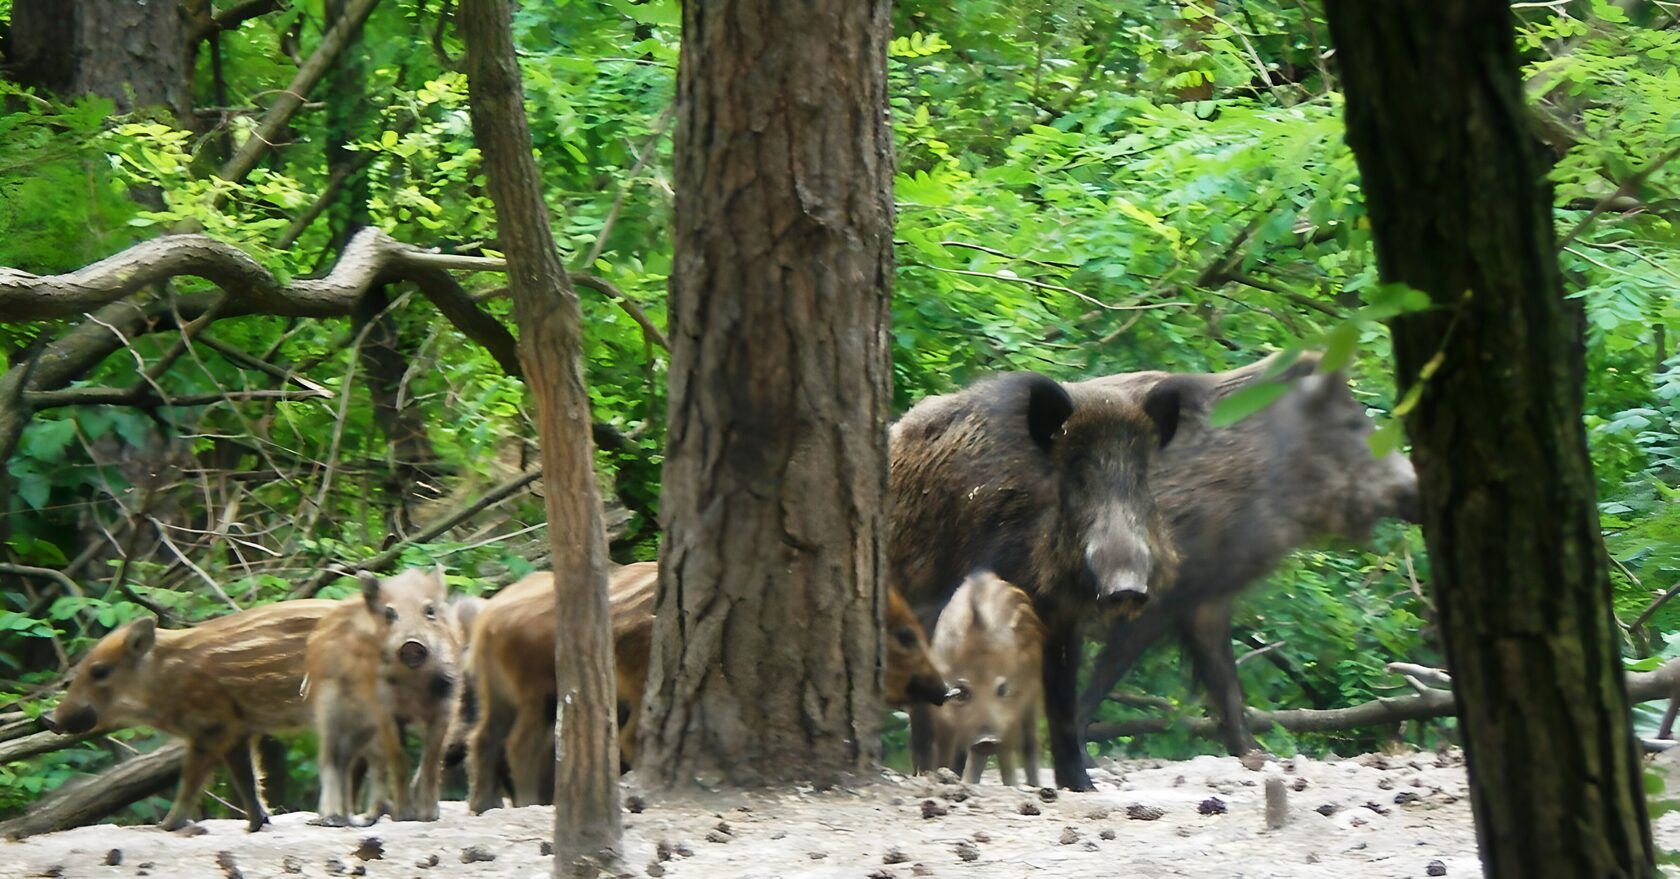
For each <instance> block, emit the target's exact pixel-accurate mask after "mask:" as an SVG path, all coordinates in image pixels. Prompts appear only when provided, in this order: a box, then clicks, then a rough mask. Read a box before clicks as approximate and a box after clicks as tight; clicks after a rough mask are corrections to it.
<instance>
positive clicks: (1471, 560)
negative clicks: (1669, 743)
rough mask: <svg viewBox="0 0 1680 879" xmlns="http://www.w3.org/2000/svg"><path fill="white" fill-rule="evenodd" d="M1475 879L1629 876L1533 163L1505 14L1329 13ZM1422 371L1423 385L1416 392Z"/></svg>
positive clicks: (1591, 550)
mask: <svg viewBox="0 0 1680 879" xmlns="http://www.w3.org/2000/svg"><path fill="white" fill-rule="evenodd" d="M1327 7H1328V12H1329V18H1330V24H1331V29H1332V30H1331V32H1332V35H1333V37H1334V39H1335V43H1336V48H1337V50H1338V52H1337V54H1338V58H1339V60H1340V64H1341V66H1342V71H1343V77H1344V81H1345V88H1346V93H1347V123H1348V140H1349V142H1350V143H1351V144H1352V146H1353V149H1354V152H1355V155H1356V156H1357V157H1358V159H1359V167H1360V172H1361V174H1362V177H1363V180H1364V190H1365V197H1366V201H1367V203H1368V205H1369V211H1370V216H1371V226H1372V230H1373V233H1374V236H1375V239H1376V248H1377V259H1378V265H1379V267H1380V268H1381V271H1382V275H1383V278H1384V280H1386V281H1391V282H1402V283H1405V284H1409V285H1411V286H1412V287H1415V288H1417V289H1419V290H1422V291H1424V292H1425V293H1427V294H1428V295H1429V297H1430V298H1431V299H1432V300H1433V303H1434V305H1433V307H1432V308H1431V309H1430V310H1429V311H1427V312H1420V313H1416V314H1412V315H1407V316H1404V317H1401V318H1399V319H1397V320H1395V321H1394V350H1395V358H1396V361H1397V364H1396V365H1397V369H1398V373H1399V381H1400V385H1401V387H1402V388H1403V389H1404V388H1407V387H1409V386H1410V385H1412V384H1414V383H1416V382H1419V381H1422V382H1423V384H1424V387H1423V391H1422V397H1421V398H1420V400H1419V402H1418V404H1417V407H1416V408H1415V409H1413V410H1412V411H1411V413H1409V414H1408V415H1407V417H1406V427H1407V430H1408V432H1409V433H1410V435H1411V437H1412V441H1413V443H1414V450H1415V451H1414V455H1413V461H1415V462H1416V464H1417V469H1418V474H1419V477H1420V478H1421V481H1422V493H1423V504H1424V517H1423V527H1424V535H1425V537H1426V538H1427V539H1428V543H1429V558H1430V564H1431V566H1432V567H1433V569H1434V579H1435V587H1436V588H1435V599H1436V602H1437V604H1438V605H1439V609H1440V614H1441V622H1442V628H1443V629H1444V631H1445V633H1446V646H1447V657H1448V660H1449V662H1450V665H1451V670H1452V673H1453V683H1454V692H1455V694H1456V697H1457V704H1458V716H1459V719H1460V722H1461V723H1462V725H1463V730H1464V734H1465V741H1466V751H1467V754H1468V758H1469V766H1470V781H1471V788H1472V803H1473V806H1474V810H1475V814H1476V826H1477V834H1478V837H1479V840H1480V844H1481V852H1482V861H1483V864H1484V869H1485V871H1486V872H1487V874H1488V875H1490V876H1512V877H1516V876H1521V877H1543V876H1558V877H1586V876H1595V877H1596V876H1641V877H1643V876H1652V875H1655V869H1654V867H1653V866H1652V847H1651V835H1650V828H1649V825H1648V822H1647V820H1646V814H1645V798H1644V794H1643V790H1642V786H1641V784H1640V763H1639V757H1638V751H1637V750H1636V745H1635V742H1634V738H1633V733H1632V729H1631V725H1630V722H1629V715H1628V701H1627V694H1626V692H1625V689H1624V685H1623V681H1622V674H1621V661H1620V657H1619V652H1618V643H1617V629H1616V626H1615V623H1614V620H1613V619H1612V617H1611V614H1610V584H1609V579H1608V576H1607V573H1606V564H1607V562H1606V556H1605V552H1604V547H1603V543H1602V541H1601V539H1600V534H1599V525H1598V512H1597V507H1596V506H1595V503H1594V486H1593V474H1592V469H1591V463H1590V461H1589V459H1588V457H1587V445H1586V435H1585V432H1584V430H1583V428H1582V425H1581V407H1582V383H1583V372H1584V351H1583V343H1582V329H1583V325H1584V321H1583V314H1582V310H1581V304H1580V301H1579V300H1566V299H1564V298H1563V289H1562V284H1561V281H1560V277H1559V273H1558V265H1557V242H1556V238H1555V237H1554V234H1553V230H1552V213H1551V204H1552V199H1551V189H1550V186H1549V185H1548V184H1547V182H1546V179H1545V176H1546V171H1547V168H1546V166H1545V164H1544V162H1543V161H1542V160H1541V158H1540V153H1539V150H1538V149H1537V144H1536V143H1535V142H1534V141H1533V140H1532V138H1531V135H1530V132H1529V128H1528V120H1527V115H1526V110H1525V107H1524V104H1523V96H1522V83H1521V81H1520V79H1519V76H1518V67H1517V57H1516V51H1515V47H1514V45H1513V40H1512V26H1511V20H1510V14H1509V12H1508V10H1507V6H1506V3H1505V2H1504V0H1454V2H1448V3H1435V2H1422V0H1411V2H1380V3H1379V2H1371V0H1330V2H1329V3H1327ZM1435 362H1438V363H1439V367H1438V369H1436V370H1435V371H1434V373H1433V375H1432V376H1423V375H1422V373H1423V372H1424V371H1425V370H1426V369H1427V368H1429V366H1428V365H1429V364H1432V363H1435Z"/></svg>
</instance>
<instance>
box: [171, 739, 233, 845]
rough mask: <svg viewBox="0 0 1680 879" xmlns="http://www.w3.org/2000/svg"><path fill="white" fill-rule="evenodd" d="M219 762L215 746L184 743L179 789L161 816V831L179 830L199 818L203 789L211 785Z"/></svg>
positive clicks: (219, 753) (220, 754) (220, 755)
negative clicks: (185, 750) (173, 800)
mask: <svg viewBox="0 0 1680 879" xmlns="http://www.w3.org/2000/svg"><path fill="white" fill-rule="evenodd" d="M221 759H222V753H221V751H220V750H218V749H216V748H215V747H214V746H207V745H206V744H204V743H202V742H188V743H187V756H186V758H185V759H184V760H182V761H181V787H180V789H179V790H177V791H176V792H175V802H174V803H172V804H171V805H170V806H169V813H168V814H166V815H164V816H163V823H162V824H160V825H159V826H160V827H162V828H163V829H164V830H180V829H181V828H183V827H185V826H187V825H188V824H191V823H192V820H193V816H195V815H197V814H198V803H199V800H200V799H201V798H202V797H203V796H204V787H205V785H207V784H209V782H210V773H211V771H213V770H214V769H215V767H216V764H217V763H218V762H220V761H221Z"/></svg>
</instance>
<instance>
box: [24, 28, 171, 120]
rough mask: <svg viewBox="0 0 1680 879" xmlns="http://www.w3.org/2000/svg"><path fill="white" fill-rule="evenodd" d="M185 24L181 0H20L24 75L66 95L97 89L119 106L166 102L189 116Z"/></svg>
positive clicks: (93, 92) (126, 108)
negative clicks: (114, 0)
mask: <svg viewBox="0 0 1680 879" xmlns="http://www.w3.org/2000/svg"><path fill="white" fill-rule="evenodd" d="M185 39H186V38H185V26H184V23H183V21H182V18H181V12H180V9H179V8H178V6H177V4H176V3H175V2H174V0H153V2H150V3H134V2H122V3H112V2H110V0H17V2H16V3H14V4H13V5H12V60H13V61H14V62H15V64H16V72H15V73H16V76H17V80H18V82H21V83H23V84H25V85H32V86H37V87H39V88H43V89H45V90H47V91H48V92H51V93H53V94H56V95H59V96H61V97H66V98H75V97H80V96H82V95H98V96H100V97H103V98H110V99H111V100H112V101H115V102H116V105H117V112H119V113H126V112H128V111H129V110H132V109H134V108H135V107H150V106H154V105H160V104H161V105H163V106H165V107H168V108H169V109H170V111H171V112H173V113H174V114H175V115H176V116H177V117H178V118H181V119H185V118H187V113H188V111H189V110H190V109H191V108H192V102H191V97H190V92H189V88H188V82H187V65H186V51H185V46H186V42H185Z"/></svg>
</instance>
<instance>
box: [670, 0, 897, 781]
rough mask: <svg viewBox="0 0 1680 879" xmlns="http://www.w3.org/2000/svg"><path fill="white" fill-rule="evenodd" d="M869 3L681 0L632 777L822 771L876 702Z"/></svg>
mask: <svg viewBox="0 0 1680 879" xmlns="http://www.w3.org/2000/svg"><path fill="white" fill-rule="evenodd" d="M888 7H889V4H888V3H887V2H886V0H817V2H803V3H778V2H770V0H716V2H706V3H686V4H684V6H683V31H682V33H683V46H682V60H681V64H680V66H679V70H678V74H677V107H678V115H677V131H676V140H675V144H674V160H673V161H674V164H675V174H676V189H677V203H676V215H675V225H676V229H675V239H676V244H675V246H676V264H675V268H674V270H673V271H672V272H671V299H670V313H671V328H672V333H671V368H670V432H669V442H668V448H667V450H666V460H665V480H664V494H663V495H662V498H661V501H660V503H661V511H662V514H663V516H664V518H665V523H666V531H665V541H664V545H663V547H662V550H661V577H662V578H663V580H662V582H661V587H660V594H659V606H658V623H657V628H656V630H655V635H654V647H653V656H652V659H651V662H650V672H649V680H648V692H649V693H650V694H652V695H651V696H650V697H649V699H648V704H647V709H646V710H647V713H646V716H645V717H644V718H643V724H642V725H643V740H642V748H641V757H640V759H639V769H640V771H642V772H643V773H644V775H646V776H647V777H649V778H651V779H656V780H657V781H658V782H659V783H663V784H667V785H672V784H678V783H682V782H685V781H687V780H689V779H692V778H696V777H699V778H704V779H708V780H711V781H717V780H722V781H724V782H728V783H734V784H747V785H752V784H766V783H774V782H783V781H791V780H797V779H811V780H815V781H817V782H819V783H828V782H832V781H834V780H837V779H839V778H841V777H843V776H844V775H846V774H847V773H850V772H853V771H856V770H858V769H861V768H863V767H866V766H870V765H872V764H873V763H874V762H875V761H876V759H877V755H878V750H879V745H878V741H877V729H878V724H879V715H880V712H881V684H880V662H881V634H880V627H881V613H882V607H883V605H884V594H883V591H882V586H881V583H880V578H881V572H882V570H883V561H884V547H885V539H886V531H885V529H884V527H883V526H884V524H885V521H884V518H883V510H882V500H883V498H884V496H885V490H886V476H887V442H886V441H887V435H886V425H887V414H888V406H889V404H890V396H891V393H890V383H891V378H890V375H891V373H890V371H889V367H890V364H889V361H888V351H887V320H888V313H887V296H888V289H889V285H890V283H891V278H892V250H891V244H892V241H891V239H892V168H893V163H892V132H891V129H890V128H889V126H888V122H887V110H886V49H887V39H888V36H889V29H890V24H889V19H888V11H889V9H888Z"/></svg>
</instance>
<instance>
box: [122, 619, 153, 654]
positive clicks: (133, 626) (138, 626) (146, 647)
mask: <svg viewBox="0 0 1680 879" xmlns="http://www.w3.org/2000/svg"><path fill="white" fill-rule="evenodd" d="M156 643H157V620H154V619H152V618H151V617H141V618H140V619H137V620H135V621H134V622H132V623H130V624H129V626H128V635H127V637H125V638H124V639H123V647H125V648H126V649H127V650H128V655H129V656H132V657H135V658H139V657H141V656H145V655H146V653H147V652H148V651H150V650H151V649H152V645H153V644H156Z"/></svg>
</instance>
